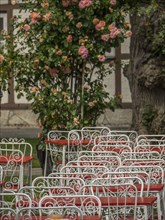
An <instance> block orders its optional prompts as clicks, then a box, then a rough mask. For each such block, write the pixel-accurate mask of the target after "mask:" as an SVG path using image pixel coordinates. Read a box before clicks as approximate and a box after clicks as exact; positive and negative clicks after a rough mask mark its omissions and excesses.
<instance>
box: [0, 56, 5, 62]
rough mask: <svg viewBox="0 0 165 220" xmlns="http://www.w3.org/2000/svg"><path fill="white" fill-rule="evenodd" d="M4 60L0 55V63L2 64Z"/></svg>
mask: <svg viewBox="0 0 165 220" xmlns="http://www.w3.org/2000/svg"><path fill="white" fill-rule="evenodd" d="M4 59H5V58H4V56H3V55H2V54H0V63H3V61H4Z"/></svg>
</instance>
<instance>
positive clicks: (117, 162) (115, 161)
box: [78, 154, 121, 169]
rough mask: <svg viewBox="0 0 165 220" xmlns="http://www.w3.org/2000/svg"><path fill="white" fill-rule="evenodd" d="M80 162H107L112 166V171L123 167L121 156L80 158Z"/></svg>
mask: <svg viewBox="0 0 165 220" xmlns="http://www.w3.org/2000/svg"><path fill="white" fill-rule="evenodd" d="M78 161H107V162H109V163H110V164H111V166H112V169H115V168H116V167H118V166H120V165H121V159H120V157H119V156H112V155H105V154H104V155H99V156H94V155H91V156H81V157H79V158H78Z"/></svg>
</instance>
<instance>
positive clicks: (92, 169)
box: [60, 165, 109, 177]
mask: <svg viewBox="0 0 165 220" xmlns="http://www.w3.org/2000/svg"><path fill="white" fill-rule="evenodd" d="M108 171H109V169H108V167H106V166H92V165H91V166H77V165H72V166H64V167H62V169H61V171H60V172H61V173H75V174H76V173H80V174H81V173H94V174H95V175H96V176H97V177H99V176H101V175H102V174H103V173H105V172H108Z"/></svg>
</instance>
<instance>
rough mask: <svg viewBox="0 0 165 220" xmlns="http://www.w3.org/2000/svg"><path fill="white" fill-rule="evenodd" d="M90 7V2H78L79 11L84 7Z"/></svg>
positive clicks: (86, 0) (87, 0) (88, 0)
mask: <svg viewBox="0 0 165 220" xmlns="http://www.w3.org/2000/svg"><path fill="white" fill-rule="evenodd" d="M90 5H92V0H80V2H79V8H80V9H84V8H86V7H89V6H90Z"/></svg>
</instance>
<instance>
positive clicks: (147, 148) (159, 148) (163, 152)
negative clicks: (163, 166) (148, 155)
mask: <svg viewBox="0 0 165 220" xmlns="http://www.w3.org/2000/svg"><path fill="white" fill-rule="evenodd" d="M135 152H157V153H158V154H159V159H163V160H165V145H152V144H151V145H150V144H142V145H139V144H138V145H137V146H136V147H135Z"/></svg>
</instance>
